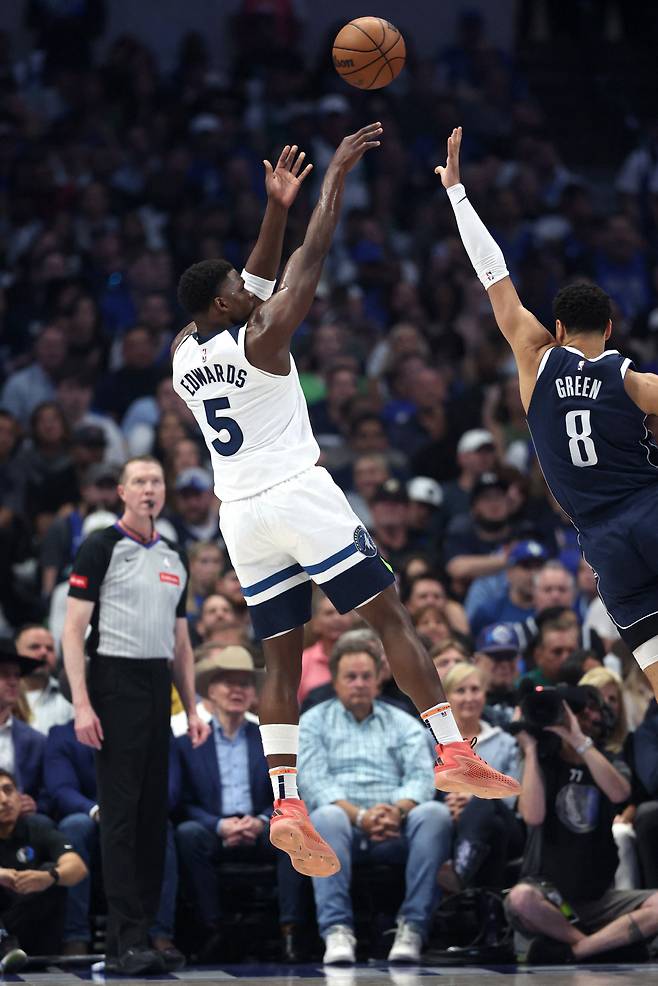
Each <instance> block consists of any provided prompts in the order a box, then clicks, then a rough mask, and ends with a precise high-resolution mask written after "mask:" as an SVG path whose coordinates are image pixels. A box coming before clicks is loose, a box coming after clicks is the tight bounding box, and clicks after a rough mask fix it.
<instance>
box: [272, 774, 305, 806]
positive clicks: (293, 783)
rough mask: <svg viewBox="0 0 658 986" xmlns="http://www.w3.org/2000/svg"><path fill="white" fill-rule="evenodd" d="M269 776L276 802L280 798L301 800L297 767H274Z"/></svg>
mask: <svg viewBox="0 0 658 986" xmlns="http://www.w3.org/2000/svg"><path fill="white" fill-rule="evenodd" d="M269 775H270V780H271V781H272V791H273V793H274V800H275V801H276V800H277V799H278V798H299V793H298V791H297V768H296V767H272V769H271V770H270V771H269Z"/></svg>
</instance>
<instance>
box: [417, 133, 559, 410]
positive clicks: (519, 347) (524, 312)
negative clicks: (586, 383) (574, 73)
mask: <svg viewBox="0 0 658 986" xmlns="http://www.w3.org/2000/svg"><path fill="white" fill-rule="evenodd" d="M461 139H462V128H461V127H456V128H455V129H454V130H453V131H452V133H451V135H450V137H448V153H447V159H446V164H445V166H443V165H439V167H437V168H435V173H436V174H437V175H440V177H441V182H442V184H443V187H444V188H445V189H446V191H447V192H448V197H449V198H450V202H451V205H452V207H453V209H454V212H455V216H456V218H457V226H458V228H459V233H460V235H461V238H462V242H463V243H464V247H465V248H466V252H467V253H468V256H469V259H470V261H471V263H472V264H473V267H474V268H475V272H476V274H477V275H478V277H479V279H480V281H481V282H482V284H483V285H484V287H485V288H486V290H487V294H488V295H489V301H490V302H491V307H492V308H493V312H494V315H495V316H496V322H497V323H498V327H499V328H500V331H501V332H502V333H503V335H504V336H505V338H506V339H507V341H508V342H509V344H510V346H511V348H512V352H513V353H514V357H515V359H516V363H517V366H518V369H519V387H520V390H521V400H522V401H523V406H524V407H525V409H526V411H527V410H528V406H529V404H530V398H531V397H532V392H533V390H534V385H535V381H536V378H537V370H538V368H539V364H540V362H541V359H542V356H543V355H544V353H545V352H546V350H547V349H549V348H550V347H552V346H555V345H556V342H555V339H554V338H553V336H552V335H551V334H550V332H549V331H548V330H547V329H546V328H545V327H544V326H543V325H542V324H541V322H539V321H538V319H537V318H535V316H534V315H533V314H532V312H529V311H528V309H527V308H524V307H523V305H522V304H521V300H520V298H519V296H518V294H517V293H516V288H515V287H514V284H513V283H512V279H511V278H510V276H509V274H508V273H507V268H506V266H505V258H504V257H503V254H502V251H501V250H500V248H499V247H498V244H497V243H496V242H495V240H494V239H493V238H492V236H491V234H490V233H489V231H488V230H487V228H486V227H485V225H484V223H483V222H482V221H481V219H480V218H479V216H478V215H477V213H476V212H475V210H474V209H473V206H472V205H471V204H470V202H469V201H468V198H467V196H466V190H465V189H464V186H463V185H462V184H461V182H460V177H459V148H460V145H461Z"/></svg>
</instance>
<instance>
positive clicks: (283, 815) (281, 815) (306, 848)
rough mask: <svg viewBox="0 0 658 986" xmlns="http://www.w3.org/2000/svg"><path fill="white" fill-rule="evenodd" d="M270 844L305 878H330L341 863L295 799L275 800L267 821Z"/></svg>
mask: <svg viewBox="0 0 658 986" xmlns="http://www.w3.org/2000/svg"><path fill="white" fill-rule="evenodd" d="M270 842H271V843H272V845H273V846H276V848H277V849H283V851H284V852H287V853H288V855H289V856H290V859H291V862H292V865H293V866H294V867H295V869H296V870H297V872H298V873H303V874H304V876H333V875H334V873H338V871H339V869H340V863H339V862H338V857H337V856H336V853H335V852H334V851H333V849H332V848H331V846H330V845H329V844H328V843H327V842H325V841H324V839H323V838H322V837H321V836H320V835H318V833H317V832H316V831H315V829H314V828H313V825H312V824H311V820H310V819H309V817H308V812H307V810H306V805H305V804H304V802H303V801H301V800H299V799H297V798H284V799H282V798H277V799H276V801H275V802H274V812H273V814H272V818H271V819H270Z"/></svg>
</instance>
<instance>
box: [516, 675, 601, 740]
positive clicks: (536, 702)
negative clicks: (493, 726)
mask: <svg viewBox="0 0 658 986" xmlns="http://www.w3.org/2000/svg"><path fill="white" fill-rule="evenodd" d="M518 702H519V705H520V707H521V718H520V719H519V720H518V721H517V722H513V723H510V725H509V727H508V729H509V732H510V733H512V735H513V736H515V735H516V734H518V733H520V732H526V733H528V734H529V735H530V736H534V737H535V739H536V740H538V741H539V743H540V748H539V753H540V755H543V756H551V755H554V754H556V753H557V752H558V750H559V749H560V745H561V740H560V737H559V736H556V734H555V733H551V732H547V731H546V727H547V726H559V725H565V723H566V714H565V710H564V703H565V702H566V704H567V705H568V706H569V708H570V709H571V711H572V712H573V714H574V715H575V716H578V715H580V714H581V713H582V712H584V711H585V710H586V709H588V710H590V711H591V712H592V713H593V716H592V720H591V723H590V725H591V734H592V739H593V740H594V741H595V742H596V743H597V744H599V743H601V742H602V741H604V740H605V739H606V738H607V737H608V736H609V735H610V733H611V732H612V730H613V729H614V714H613V713H612V711H611V709H610V708H609V706H608V705H606V703H605V702H604V701H603V698H602V696H601V693H600V692H599V691H598V689H596V688H594V687H593V686H592V685H564V684H562V685H556V686H550V685H534V684H533V683H532V682H531V681H528V680H527V679H526V680H525V681H522V682H521V684H520V686H519V692H518Z"/></svg>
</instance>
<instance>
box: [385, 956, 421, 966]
mask: <svg viewBox="0 0 658 986" xmlns="http://www.w3.org/2000/svg"><path fill="white" fill-rule="evenodd" d="M386 961H387V962H390V964H391V965H420V955H404V954H401V955H390V954H389V956H388V958H387V959H386Z"/></svg>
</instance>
